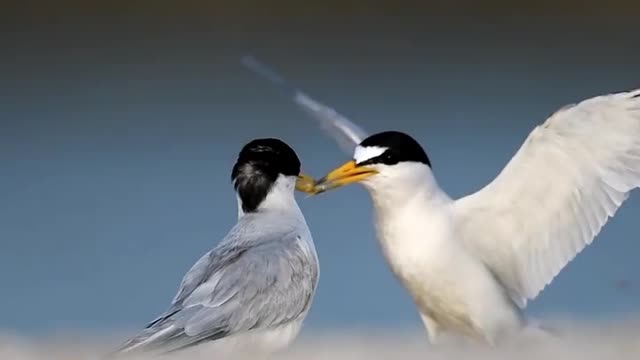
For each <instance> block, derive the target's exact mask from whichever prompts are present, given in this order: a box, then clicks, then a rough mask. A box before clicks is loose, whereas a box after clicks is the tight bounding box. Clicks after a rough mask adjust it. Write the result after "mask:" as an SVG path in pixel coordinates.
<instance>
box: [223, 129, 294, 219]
mask: <svg viewBox="0 0 640 360" xmlns="http://www.w3.org/2000/svg"><path fill="white" fill-rule="evenodd" d="M281 174H282V175H285V176H298V175H299V174H300V159H298V156H297V155H296V152H295V151H294V150H293V149H292V148H291V147H290V146H289V145H287V144H286V143H284V142H283V141H281V140H278V139H255V140H252V141H251V142H249V143H248V144H246V145H245V146H244V147H243V148H242V150H241V151H240V154H239V155H238V160H237V161H236V164H235V165H234V166H233V170H232V171H231V180H232V181H233V186H234V188H235V189H236V192H237V193H238V195H239V196H240V199H241V200H242V210H243V211H244V212H252V211H255V210H256V209H257V208H258V206H259V205H260V203H261V202H262V201H263V200H264V199H265V198H266V197H267V194H268V193H269V190H271V187H272V186H273V184H274V183H275V181H276V180H277V179H278V175H281Z"/></svg>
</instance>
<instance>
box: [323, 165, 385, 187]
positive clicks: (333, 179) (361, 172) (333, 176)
mask: <svg viewBox="0 0 640 360" xmlns="http://www.w3.org/2000/svg"><path fill="white" fill-rule="evenodd" d="M377 173H378V171H376V170H375V169H373V168H371V167H368V166H358V165H357V164H356V162H355V161H353V160H349V161H347V162H346V163H344V164H343V165H342V166H340V167H338V168H337V169H335V170H333V171H331V172H330V173H328V174H327V175H326V176H325V177H323V178H322V179H320V180H319V181H318V182H316V183H315V184H314V186H313V193H314V194H318V193H321V192H325V191H327V190H331V189H335V188H339V187H341V186H344V185H347V184H351V183H355V182H359V181H362V180H364V179H366V178H368V177H369V176H371V175H375V174H377Z"/></svg>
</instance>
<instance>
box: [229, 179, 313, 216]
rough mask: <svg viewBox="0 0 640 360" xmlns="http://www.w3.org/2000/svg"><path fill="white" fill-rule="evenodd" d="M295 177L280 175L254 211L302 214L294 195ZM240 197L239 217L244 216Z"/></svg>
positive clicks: (238, 197)
mask: <svg viewBox="0 0 640 360" xmlns="http://www.w3.org/2000/svg"><path fill="white" fill-rule="evenodd" d="M295 181H296V179H295V177H284V176H280V177H278V179H277V180H276V181H275V183H274V184H273V185H272V186H271V188H270V189H269V190H268V192H267V195H266V196H265V197H264V200H262V202H261V203H260V205H258V207H257V208H256V209H255V210H254V211H252V213H260V212H269V213H274V212H275V213H282V214H288V215H293V216H300V217H301V216H302V211H301V210H300V207H299V206H298V203H297V202H296V198H295V195H294V188H295ZM237 199H238V218H241V217H242V216H244V214H245V213H244V211H242V199H241V198H240V196H237Z"/></svg>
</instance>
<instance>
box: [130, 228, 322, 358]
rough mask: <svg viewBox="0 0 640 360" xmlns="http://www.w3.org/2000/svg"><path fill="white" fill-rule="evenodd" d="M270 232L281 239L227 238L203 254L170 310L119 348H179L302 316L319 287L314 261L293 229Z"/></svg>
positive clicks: (274, 325) (236, 234)
mask: <svg viewBox="0 0 640 360" xmlns="http://www.w3.org/2000/svg"><path fill="white" fill-rule="evenodd" d="M242 235H243V232H238V233H235V234H234V233H231V234H230V235H229V236H242ZM268 236H278V238H277V239H273V240H269V239H266V240H265V239H262V240H261V241H260V242H259V244H257V245H256V244H255V243H254V242H252V244H254V245H247V243H246V242H242V241H234V239H228V238H227V239H225V240H224V241H223V242H222V243H221V246H218V247H217V248H216V249H214V250H212V251H210V252H208V253H207V254H205V255H204V256H203V257H202V258H200V260H198V261H197V262H196V263H195V265H194V266H193V267H192V268H191V270H189V272H188V273H187V274H186V275H185V277H184V279H183V280H182V283H181V285H180V289H179V290H178V293H177V294H176V296H175V298H174V301H173V303H172V305H171V307H170V308H169V310H168V311H167V312H166V313H164V314H163V315H162V316H160V317H158V318H157V319H156V320H154V321H152V322H151V323H150V324H149V325H148V326H147V327H146V328H145V329H144V330H143V331H142V332H141V333H140V334H138V335H137V336H135V337H133V338H131V339H130V340H128V341H127V342H126V343H125V344H124V345H123V346H122V347H121V349H120V350H119V351H121V352H128V351H133V350H136V351H138V350H144V351H159V352H168V351H175V350H180V349H182V348H186V347H189V346H193V345H197V344H199V343H202V342H205V341H212V340H216V339H220V338H222V337H225V336H229V335H234V334H237V333H241V332H245V331H248V330H253V329H261V328H271V327H277V326H278V325H281V324H285V323H287V322H289V321H292V320H295V319H297V318H298V317H299V316H301V315H302V314H304V313H305V312H306V311H307V309H308V306H309V304H310V301H311V298H312V296H313V293H314V290H315V287H314V286H315V285H314V284H315V283H316V281H317V277H318V272H317V267H316V266H315V265H316V264H315V263H314V262H312V261H310V258H309V254H308V252H307V251H306V250H305V249H304V248H303V247H301V246H300V239H299V237H298V235H296V234H295V233H287V234H280V235H276V234H269V235H268ZM243 244H244V245H243Z"/></svg>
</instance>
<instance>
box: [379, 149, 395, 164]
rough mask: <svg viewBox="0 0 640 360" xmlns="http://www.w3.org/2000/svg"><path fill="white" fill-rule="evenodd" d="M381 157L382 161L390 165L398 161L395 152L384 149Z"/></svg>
mask: <svg viewBox="0 0 640 360" xmlns="http://www.w3.org/2000/svg"><path fill="white" fill-rule="evenodd" d="M381 157H382V162H383V163H384V164H387V165H392V164H395V163H397V162H398V159H397V158H396V154H394V153H393V152H391V151H386V152H385V153H384V154H382V156H381Z"/></svg>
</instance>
